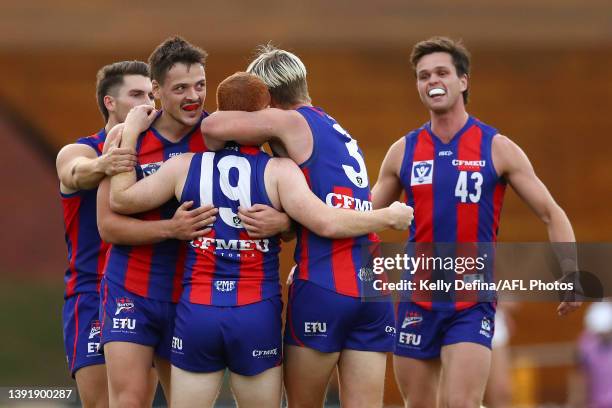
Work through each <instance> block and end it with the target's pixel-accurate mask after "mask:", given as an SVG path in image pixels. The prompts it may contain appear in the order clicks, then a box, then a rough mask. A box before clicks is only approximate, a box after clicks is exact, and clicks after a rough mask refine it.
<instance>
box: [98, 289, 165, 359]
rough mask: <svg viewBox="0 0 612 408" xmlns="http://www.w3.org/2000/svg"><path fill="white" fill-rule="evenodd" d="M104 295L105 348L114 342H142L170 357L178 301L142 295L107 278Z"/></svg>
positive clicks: (102, 309)
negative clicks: (176, 302)
mask: <svg viewBox="0 0 612 408" xmlns="http://www.w3.org/2000/svg"><path fill="white" fill-rule="evenodd" d="M100 294H101V299H100V300H101V302H100V316H101V317H102V319H101V322H102V330H101V331H102V335H101V341H100V347H101V348H102V347H104V345H105V344H106V343H110V342H112V341H124V342H128V343H136V344H142V345H144V346H150V347H153V349H154V352H155V354H156V355H157V356H159V357H161V358H164V359H166V360H170V354H171V353H170V347H171V344H172V334H173V333H174V316H175V314H176V304H175V303H172V302H169V301H168V302H166V301H161V300H155V299H147V298H145V297H142V296H138V295H136V294H133V293H132V292H130V291H128V290H126V289H125V288H123V287H122V286H121V285H117V284H116V283H113V282H111V281H109V280H107V279H106V278H103V279H102V283H101V286H100Z"/></svg>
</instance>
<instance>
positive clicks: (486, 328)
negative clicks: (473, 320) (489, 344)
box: [479, 317, 491, 339]
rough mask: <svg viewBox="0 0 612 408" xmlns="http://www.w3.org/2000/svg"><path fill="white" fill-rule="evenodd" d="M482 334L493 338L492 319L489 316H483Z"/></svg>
mask: <svg viewBox="0 0 612 408" xmlns="http://www.w3.org/2000/svg"><path fill="white" fill-rule="evenodd" d="M479 333H480V334H482V335H483V336H485V337H486V338H488V339H490V338H491V320H490V319H489V318H488V317H483V318H482V322H481V323H480V332H479Z"/></svg>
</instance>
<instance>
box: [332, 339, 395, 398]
mask: <svg viewBox="0 0 612 408" xmlns="http://www.w3.org/2000/svg"><path fill="white" fill-rule="evenodd" d="M386 366H387V355H386V353H382V352H375V351H359V350H349V349H347V350H342V352H341V353H340V360H339V361H338V376H339V382H340V403H341V405H342V406H346V407H380V406H382V403H383V394H384V389H385V369H386Z"/></svg>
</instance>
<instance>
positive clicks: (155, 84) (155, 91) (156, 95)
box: [151, 79, 161, 100]
mask: <svg viewBox="0 0 612 408" xmlns="http://www.w3.org/2000/svg"><path fill="white" fill-rule="evenodd" d="M151 84H152V85H153V98H155V100H160V99H161V97H160V95H159V93H160V88H161V87H160V85H159V82H157V80H155V79H154V80H153V81H151Z"/></svg>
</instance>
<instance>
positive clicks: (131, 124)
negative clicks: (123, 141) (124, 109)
mask: <svg viewBox="0 0 612 408" xmlns="http://www.w3.org/2000/svg"><path fill="white" fill-rule="evenodd" d="M156 117H157V110H156V109H155V108H154V107H153V106H151V105H138V106H135V107H133V108H132V109H130V112H129V113H128V115H127V117H126V118H125V122H124V123H125V125H124V129H129V134H131V135H133V134H135V135H136V136H137V135H139V134H141V133H142V132H144V131H145V130H147V129H148V128H149V127H151V124H152V123H153V121H154V120H155V118H156Z"/></svg>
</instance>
